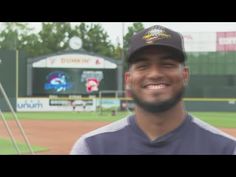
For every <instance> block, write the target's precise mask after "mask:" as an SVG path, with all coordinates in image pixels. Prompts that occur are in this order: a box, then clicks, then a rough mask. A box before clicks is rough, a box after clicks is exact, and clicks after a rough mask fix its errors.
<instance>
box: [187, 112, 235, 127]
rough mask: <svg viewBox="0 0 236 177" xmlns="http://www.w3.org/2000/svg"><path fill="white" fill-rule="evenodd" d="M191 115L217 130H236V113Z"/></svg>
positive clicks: (194, 113) (195, 113)
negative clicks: (217, 128)
mask: <svg viewBox="0 0 236 177" xmlns="http://www.w3.org/2000/svg"><path fill="white" fill-rule="evenodd" d="M191 114H192V115H194V116H196V117H197V118H199V119H201V120H203V121H205V122H207V123H209V124H211V125H213V126H216V127H219V128H236V112H234V113H232V112H192V113H191Z"/></svg>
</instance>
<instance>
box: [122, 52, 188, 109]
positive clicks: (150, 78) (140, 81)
mask: <svg viewBox="0 0 236 177" xmlns="http://www.w3.org/2000/svg"><path fill="white" fill-rule="evenodd" d="M134 59H135V62H134V63H133V64H132V65H131V66H130V69H129V71H128V72H126V74H125V78H126V85H127V87H128V88H129V91H130V92H131V95H132V97H133V98H134V100H135V102H136V103H137V105H138V106H140V107H142V108H143V109H145V110H146V111H149V112H153V113H158V112H163V111H166V110H168V109H170V108H172V107H173V106H175V105H176V104H177V103H178V102H179V101H180V100H181V98H182V96H183V93H184V89H185V85H186V83H187V81H188V78H189V70H188V68H187V67H185V66H183V65H182V64H181V63H180V62H179V61H178V60H176V59H175V55H173V52H172V50H171V49H169V48H165V47H160V48H157V47H148V48H145V49H142V50H140V51H139V52H137V53H136V54H135V56H134Z"/></svg>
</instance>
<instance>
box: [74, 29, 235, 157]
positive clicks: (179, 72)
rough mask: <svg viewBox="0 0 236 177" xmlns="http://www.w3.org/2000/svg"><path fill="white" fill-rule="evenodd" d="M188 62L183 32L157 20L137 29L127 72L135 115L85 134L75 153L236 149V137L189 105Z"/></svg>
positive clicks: (176, 152)
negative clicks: (191, 110)
mask: <svg viewBox="0 0 236 177" xmlns="http://www.w3.org/2000/svg"><path fill="white" fill-rule="evenodd" d="M185 61H186V54H185V51H184V46H183V37H182V35H181V34H179V33H177V32H175V31H173V30H170V29H168V28H165V27H162V26H158V25H155V26H152V27H150V28H147V29H145V30H143V31H141V32H139V33H137V34H135V35H134V36H133V37H132V39H131V42H130V47H129V50H128V56H127V63H128V65H129V70H128V71H127V72H126V73H125V81H126V87H127V89H128V91H129V92H130V93H131V96H132V97H133V99H134V101H135V103H136V108H135V112H134V115H132V116H129V117H126V118H123V119H121V120H119V121H116V122H113V123H111V124H109V125H107V126H105V127H102V128H99V129H97V130H94V131H92V132H89V133H87V134H85V135H83V136H82V137H80V138H79V139H78V140H77V142H76V143H75V144H74V146H73V148H72V150H71V154H95V155H97V154H100V155H101V154H104V155H108V154H113V155H114V154H115V155H126V154H128V155H129V154H157V155H158V154H236V140H235V138H233V137H231V136H229V135H227V134H225V133H223V132H222V131H220V130H218V129H216V128H214V127H212V126H211V125H209V124H207V123H205V122H203V121H201V120H199V119H198V118H195V117H193V116H192V115H190V114H189V113H187V111H186V110H185V107H184V103H183V100H182V98H183V94H184V90H185V88H186V86H187V83H188V80H189V69H188V67H187V66H186V65H185Z"/></svg>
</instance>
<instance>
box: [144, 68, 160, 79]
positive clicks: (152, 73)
mask: <svg viewBox="0 0 236 177" xmlns="http://www.w3.org/2000/svg"><path fill="white" fill-rule="evenodd" d="M147 76H148V77H151V78H159V77H162V76H163V72H162V70H161V68H160V66H156V65H153V66H152V67H150V69H149V70H148V74H147Z"/></svg>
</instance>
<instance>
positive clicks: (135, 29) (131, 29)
mask: <svg viewBox="0 0 236 177" xmlns="http://www.w3.org/2000/svg"><path fill="white" fill-rule="evenodd" d="M143 29H144V26H143V24H142V23H141V22H135V23H133V25H132V26H130V27H128V32H127V34H126V35H125V36H124V38H123V40H124V47H123V50H124V56H127V52H128V47H129V42H130V39H131V38H132V36H133V35H134V34H136V33H137V32H139V31H141V30H143ZM127 68H128V67H127V64H124V70H127Z"/></svg>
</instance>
